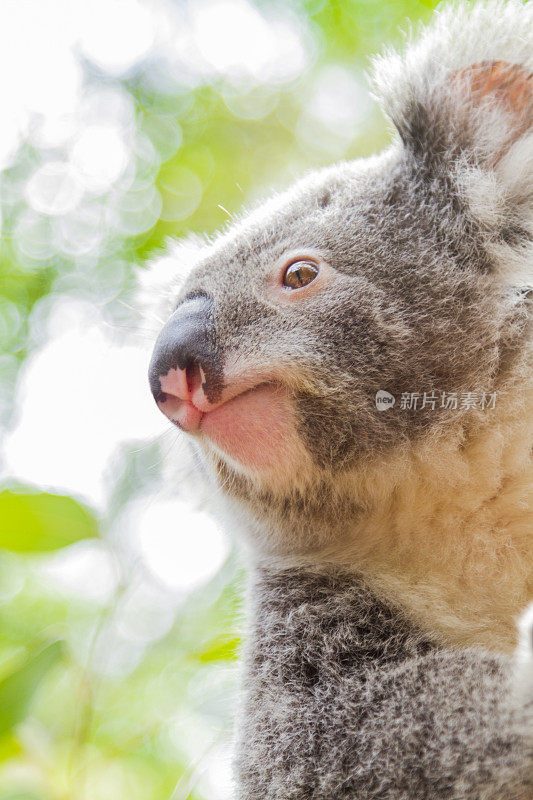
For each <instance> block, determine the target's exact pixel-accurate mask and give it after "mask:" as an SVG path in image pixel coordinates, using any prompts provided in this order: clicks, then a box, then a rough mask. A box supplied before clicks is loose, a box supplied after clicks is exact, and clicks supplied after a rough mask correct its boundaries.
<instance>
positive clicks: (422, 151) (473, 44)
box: [374, 0, 533, 164]
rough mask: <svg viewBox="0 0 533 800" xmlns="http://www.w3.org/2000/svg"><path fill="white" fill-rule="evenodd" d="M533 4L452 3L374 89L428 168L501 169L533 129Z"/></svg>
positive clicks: (381, 67)
mask: <svg viewBox="0 0 533 800" xmlns="http://www.w3.org/2000/svg"><path fill="white" fill-rule="evenodd" d="M532 72H533V4H524V3H522V2H520V0H505V2H500V0H486V1H483V0H482V1H481V2H480V1H479V0H472V2H463V3H451V4H448V5H447V6H445V8H444V9H443V10H442V11H441V12H437V13H436V14H435V18H434V20H433V23H432V24H431V25H430V26H429V27H428V28H427V29H426V30H424V31H423V32H422V35H421V36H420V37H419V38H418V39H417V40H415V41H413V42H411V43H410V44H409V45H408V47H407V48H406V50H405V52H404V53H403V54H398V53H393V52H389V53H388V54H386V55H385V56H383V57H381V58H379V59H377V60H376V62H375V72H374V84H375V86H376V89H377V93H378V96H379V97H380V98H381V101H382V105H383V107H384V110H385V112H386V113H387V114H388V116H389V117H390V118H391V120H392V121H393V122H394V124H395V126H396V128H397V129H398V132H399V134H400V137H401V139H402V141H403V143H404V145H405V146H406V147H407V148H408V149H409V150H411V151H412V152H414V153H415V154H416V155H418V156H420V157H422V158H424V159H425V160H426V161H427V162H430V163H431V162H435V161H436V160H437V161H440V160H442V159H448V160H449V159H450V158H451V159H457V158H459V157H466V158H468V159H469V160H470V161H471V162H474V163H479V164H483V163H492V164H494V163H496V162H497V161H498V159H499V158H501V157H502V156H503V155H504V154H505V152H506V151H507V150H508V149H509V147H510V146H511V145H512V144H513V143H514V142H516V141H517V140H518V139H519V138H520V137H521V136H523V135H524V134H526V132H527V131H528V130H530V129H531V127H532V125H533V79H532V77H531V74H532Z"/></svg>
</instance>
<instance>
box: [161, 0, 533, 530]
mask: <svg viewBox="0 0 533 800" xmlns="http://www.w3.org/2000/svg"><path fill="white" fill-rule="evenodd" d="M452 11H453V13H452ZM452 11H449V12H448V13H444V14H443V15H441V16H440V17H438V19H437V21H436V23H435V24H434V26H433V28H432V29H430V30H429V31H428V32H426V33H425V35H424V36H423V37H422V38H421V39H420V41H418V42H417V43H416V44H414V45H412V46H411V47H410V48H409V49H408V50H407V53H406V54H405V55H403V56H397V55H394V54H392V55H391V54H389V55H388V56H387V57H385V58H384V59H382V60H381V61H379V62H378V64H377V78H376V83H377V86H378V91H379V93H380V94H381V97H382V99H383V103H384V107H385V110H386V111H387V113H388V114H389V116H390V118H391V120H392V121H393V123H394V125H395V127H396V136H395V138H394V141H393V143H392V145H391V146H390V147H389V148H388V149H387V150H386V151H385V152H384V153H382V154H381V155H379V156H375V157H372V158H369V159H367V160H364V161H355V162H349V163H343V164H339V165H336V166H333V167H330V168H327V169H324V170H321V171H319V172H315V173H312V174H311V175H309V176H307V177H305V178H304V179H302V180H301V181H300V182H299V183H297V184H296V185H295V186H293V187H291V188H290V189H289V190H288V191H286V192H285V193H283V194H280V195H278V196H276V197H274V198H273V199H271V200H270V201H268V202H267V203H265V204H263V205H262V206H260V207H259V208H258V209H257V210H255V211H253V212H252V213H251V214H249V215H248V216H246V217H244V218H243V219H242V220H241V221H239V222H238V223H237V224H235V225H233V227H231V228H230V229H229V230H228V231H226V232H224V233H223V234H222V235H220V236H219V237H217V238H216V239H215V240H214V241H213V242H212V243H210V244H206V245H205V246H203V247H200V248H198V252H197V255H196V257H195V263H194V269H193V270H192V271H191V273H190V274H189V276H188V278H187V280H186V282H185V284H184V285H183V286H182V287H181V288H180V290H179V292H177V293H176V294H175V295H173V293H172V288H171V287H167V288H168V289H169V294H170V295H171V297H172V307H173V309H174V310H173V311H172V313H171V315H170V317H169V319H168V322H167V323H166V324H165V326H164V328H163V330H162V331H161V333H160V335H159V338H158V340H157V342H156V345H155V349H154V353H153V357H152V362H151V365H150V386H151V389H152V392H153V395H154V398H155V400H156V402H157V404H158V406H159V408H160V409H161V411H162V412H163V413H164V414H166V416H167V417H168V418H169V419H170V420H172V422H174V423H175V424H176V425H177V426H178V427H179V428H181V429H182V430H183V431H185V432H186V434H187V435H188V436H189V437H190V440H191V441H192V442H193V443H194V444H195V446H196V447H197V449H198V452H199V453H200V454H201V457H202V460H203V462H204V463H205V464H206V465H207V467H208V469H209V470H210V471H211V473H212V474H213V475H215V477H216V479H217V480H218V481H219V483H220V485H221V486H222V487H223V488H224V490H225V491H226V492H227V493H228V494H229V495H235V496H239V497H241V498H247V500H248V501H249V503H250V505H251V506H253V507H254V508H255V509H257V508H261V507H264V508H267V506H268V505H269V504H273V503H276V504H277V508H278V510H279V508H283V507H285V508H286V507H288V506H289V505H290V506H291V508H293V509H294V507H297V506H298V502H300V507H301V508H304V507H309V505H310V504H311V505H313V503H312V502H311V501H310V500H309V498H310V497H311V496H312V497H314V498H315V499H316V503H319V504H320V505H321V507H327V497H328V492H329V491H330V490H331V487H332V486H334V485H336V484H338V483H339V482H342V479H343V476H346V475H347V474H350V473H351V472H353V471H354V470H355V471H356V470H361V469H365V468H367V466H368V465H371V464H376V463H379V461H380V459H382V458H383V457H384V455H385V454H387V453H389V452H391V451H394V449H396V448H399V447H409V446H411V445H414V444H415V443H416V442H419V441H421V440H423V439H424V438H426V439H431V438H432V437H433V438H434V439H435V438H438V437H439V436H445V435H446V432H447V431H448V430H449V429H451V428H454V430H456V429H457V427H458V426H463V427H465V426H468V424H470V423H469V420H470V421H472V420H473V419H474V420H476V424H480V425H482V424H485V422H486V424H490V411H489V410H487V409H485V408H480V407H479V403H480V402H481V398H482V397H484V396H489V395H493V394H494V393H500V394H501V393H505V391H506V389H508V388H509V386H510V385H512V384H513V382H515V383H516V381H517V380H518V378H519V377H520V376H522V377H523V375H524V369H525V367H524V364H525V363H526V352H527V349H528V345H529V334H528V318H529V314H528V301H527V295H528V286H529V283H530V273H531V264H532V258H533V249H532V238H533V77H532V74H531V67H532V66H533V56H532V53H533V47H532V45H533V7H532V6H530V7H525V6H522V5H521V4H520V3H515V2H510V3H507V4H502V5H501V6H500V5H498V4H496V3H484V4H479V3H478V4H469V7H468V8H464V9H462V10H458V9H457V8H455V7H453V9H452ZM516 30H520V31H521V37H520V41H518V37H517V36H516V35H515V31H516ZM171 258H172V259H175V261H176V264H178V262H179V259H180V249H179V247H178V248H177V249H176V250H175V251H173V253H172V255H171ZM380 392H381V393H383V392H386V393H387V394H385V395H381V396H383V397H385V398H389V399H390V397H389V396H390V395H392V397H393V398H395V404H394V405H391V403H392V400H391V403H389V406H388V407H386V406H385V408H383V406H381V405H380V404H379V403H376V395H377V393H380ZM468 393H471V395H472V396H475V397H477V398H478V404H477V407H476V404H474V406H472V404H471V405H468V404H466V405H465V406H464V407H462V408H461V407H460V405H459V406H457V405H456V406H455V407H454V405H453V403H452V404H451V405H450V404H446V403H445V402H443V401H442V398H443V395H452V396H453V395H456V396H458V397H459V398H460V397H461V396H462V395H463V394H468ZM406 395H409V397H410V398H411V399H410V401H409V403H410V407H409V406H408V405H406V404H405V403H402V397H404V396H406ZM413 397H416V400H415V401H414V406H413V399H412V398H413ZM465 429H466V428H465ZM316 512H317V506H316V504H315V506H314V513H315V518H316Z"/></svg>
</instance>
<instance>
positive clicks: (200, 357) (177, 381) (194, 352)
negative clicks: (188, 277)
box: [148, 295, 222, 430]
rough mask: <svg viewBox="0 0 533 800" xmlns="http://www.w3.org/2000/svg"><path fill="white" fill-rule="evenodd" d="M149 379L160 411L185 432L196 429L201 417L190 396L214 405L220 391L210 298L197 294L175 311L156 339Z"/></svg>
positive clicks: (220, 361) (220, 381)
mask: <svg viewBox="0 0 533 800" xmlns="http://www.w3.org/2000/svg"><path fill="white" fill-rule="evenodd" d="M148 376H149V381H150V389H151V390H152V394H153V396H154V399H155V401H156V403H157V405H158V407H159V409H160V410H161V411H162V412H163V413H164V414H165V415H166V416H167V417H168V418H169V419H170V420H172V421H173V422H174V423H176V424H177V425H178V426H179V427H182V428H184V429H185V430H194V429H195V428H196V427H198V425H199V423H200V420H201V416H202V414H201V412H200V411H199V410H198V409H197V408H196V407H195V405H194V404H193V401H192V399H193V396H197V395H198V393H202V394H203V395H204V396H205V398H206V399H207V400H208V401H209V402H211V403H213V402H216V399H217V397H218V396H219V395H220V393H221V391H222V359H221V357H220V353H219V351H218V348H217V343H216V332H215V325H214V313H213V301H212V299H211V298H210V297H208V296H207V295H197V296H196V297H193V298H190V299H187V300H185V301H184V302H183V303H181V304H180V305H179V306H178V308H177V309H176V311H174V313H173V314H172V316H171V317H170V319H169V320H168V322H167V323H166V325H165V326H164V327H163V329H162V330H161V333H160V334H159V336H158V338H157V341H156V343H155V346H154V351H153V354H152V358H151V361H150V367H149V371H148Z"/></svg>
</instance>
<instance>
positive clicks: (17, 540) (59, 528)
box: [0, 489, 98, 553]
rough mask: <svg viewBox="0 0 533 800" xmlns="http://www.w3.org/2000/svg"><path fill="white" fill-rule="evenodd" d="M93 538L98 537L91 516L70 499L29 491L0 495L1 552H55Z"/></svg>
mask: <svg viewBox="0 0 533 800" xmlns="http://www.w3.org/2000/svg"><path fill="white" fill-rule="evenodd" d="M94 536H98V525H97V522H96V519H95V517H94V515H93V514H92V513H91V511H90V510H89V509H88V508H86V507H85V506H84V505H82V504H81V503H79V502H78V501H77V500H74V499H73V498H72V497H67V496H65V495H60V494H49V493H47V492H38V491H31V490H25V491H11V490H7V489H6V490H5V491H3V492H0V548H2V549H4V550H11V551H14V552H17V553H28V552H33V553H39V552H45V551H49V550H59V549H60V548H61V547H66V546H67V545H69V544H73V543H74V542H78V541H80V539H88V538H90V537H94Z"/></svg>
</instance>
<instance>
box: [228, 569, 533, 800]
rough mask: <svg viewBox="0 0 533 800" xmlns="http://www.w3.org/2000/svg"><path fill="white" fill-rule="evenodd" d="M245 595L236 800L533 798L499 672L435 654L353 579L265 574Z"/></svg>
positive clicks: (525, 754)
mask: <svg viewBox="0 0 533 800" xmlns="http://www.w3.org/2000/svg"><path fill="white" fill-rule="evenodd" d="M254 594H255V597H254V605H253V620H254V621H253V623H252V628H251V631H250V634H249V641H248V657H247V678H246V683H245V692H246V696H245V702H244V719H243V724H242V731H241V742H240V745H239V752H240V757H239V763H238V771H239V784H240V789H239V793H238V797H239V798H242V800H304V798H305V800H315V799H316V798H322V799H323V800H325V799H326V798H328V800H333V798H334V800H355V798H357V800H400V799H402V800H415V799H416V800H423V799H427V800H452V798H453V800H459V799H460V798H461V799H462V798H484V800H489V798H490V799H491V800H493V799H495V798H498V799H499V800H503V798H505V800H516V798H523V797H524V798H525V797H531V796H532V794H533V772H532V768H531V765H532V757H533V751H532V749H531V746H530V744H529V743H528V742H527V738H525V737H524V730H525V728H526V726H528V725H529V726H531V716H532V713H531V704H530V707H529V711H526V709H525V708H523V707H518V706H516V705H515V704H514V699H513V698H512V697H511V696H510V681H509V677H510V675H509V672H510V667H509V664H508V663H506V662H505V660H504V659H499V658H497V657H494V656H488V655H487V654H484V653H482V652H480V651H479V650H474V649H471V650H464V651H461V652H451V651H450V650H448V649H444V648H440V647H438V646H437V645H435V644H434V643H433V642H431V640H429V639H428V638H427V637H424V636H422V635H421V634H420V633H418V632H417V631H416V630H413V627H412V625H411V624H410V623H409V622H408V621H407V620H406V619H405V618H404V617H403V615H402V613H401V611H399V610H396V609H393V608H391V607H390V606H388V605H387V604H385V603H384V602H383V601H381V600H379V599H378V598H376V597H375V595H374V594H373V593H372V592H371V591H370V590H369V589H368V588H367V587H366V586H365V584H364V582H363V581H362V580H361V579H357V578H356V579H354V576H353V575H352V574H348V575H347V574H342V573H338V572H333V571H330V570H329V571H321V570H315V571H312V572H310V571H305V570H277V571H273V570H268V569H267V570H260V571H259V573H258V574H257V575H256V576H255V591H254Z"/></svg>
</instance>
